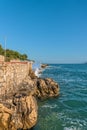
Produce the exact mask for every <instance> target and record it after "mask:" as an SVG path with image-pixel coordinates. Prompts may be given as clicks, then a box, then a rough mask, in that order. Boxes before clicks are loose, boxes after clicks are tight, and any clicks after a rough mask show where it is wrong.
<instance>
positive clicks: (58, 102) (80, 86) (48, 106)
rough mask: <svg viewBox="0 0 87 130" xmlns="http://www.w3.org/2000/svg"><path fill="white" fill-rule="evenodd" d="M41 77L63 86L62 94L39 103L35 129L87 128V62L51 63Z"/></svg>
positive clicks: (83, 129) (64, 129) (74, 129)
mask: <svg viewBox="0 0 87 130" xmlns="http://www.w3.org/2000/svg"><path fill="white" fill-rule="evenodd" d="M41 77H45V78H46V77H51V78H53V79H54V80H55V81H56V82H58V84H59V86H60V96H59V97H57V98H53V99H49V100H45V101H43V102H39V117H38V123H37V125H36V127H35V128H34V130H87V64H50V65H49V67H48V68H46V70H44V71H43V73H42V76H41Z"/></svg>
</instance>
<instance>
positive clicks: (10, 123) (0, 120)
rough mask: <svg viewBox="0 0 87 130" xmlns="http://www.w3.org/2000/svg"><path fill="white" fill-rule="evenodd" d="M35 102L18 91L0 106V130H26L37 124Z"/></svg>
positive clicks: (32, 98)
mask: <svg viewBox="0 0 87 130" xmlns="http://www.w3.org/2000/svg"><path fill="white" fill-rule="evenodd" d="M37 108H38V107H37V101H36V99H35V97H34V96H33V95H32V94H31V93H30V94H28V92H27V90H25V91H24V90H20V91H18V92H16V93H15V94H14V95H13V96H11V97H8V98H7V99H6V100H5V101H2V104H0V130H18V129H23V130H27V129H30V128H32V127H33V126H34V125H35V124H36V122H37V116H38V113H37Z"/></svg>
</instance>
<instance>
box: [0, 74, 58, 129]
mask: <svg viewBox="0 0 87 130" xmlns="http://www.w3.org/2000/svg"><path fill="white" fill-rule="evenodd" d="M31 75H32V76H31V77H30V76H27V77H26V78H25V79H24V80H22V82H21V83H20V84H19V85H18V86H14V87H13V88H12V89H11V91H10V90H9V91H8V92H7V93H6V95H5V96H3V95H1V96H0V99H2V100H1V101H0V130H18V129H23V130H27V129H30V128H32V127H33V126H34V125H35V124H36V122H37V116H38V109H37V108H38V107H37V101H36V98H38V99H44V98H49V97H55V96H58V95H59V86H58V84H57V83H56V82H55V81H53V80H52V79H50V78H46V79H41V78H37V77H36V76H35V75H34V74H33V72H32V73H31ZM14 85H15V84H14ZM9 88H10V87H9ZM2 89H3V88H2ZM35 97H36V98H35Z"/></svg>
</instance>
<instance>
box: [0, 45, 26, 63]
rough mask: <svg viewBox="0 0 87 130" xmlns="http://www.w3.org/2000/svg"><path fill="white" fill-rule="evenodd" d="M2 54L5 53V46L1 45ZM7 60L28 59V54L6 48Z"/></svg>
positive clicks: (0, 52)
mask: <svg viewBox="0 0 87 130" xmlns="http://www.w3.org/2000/svg"><path fill="white" fill-rule="evenodd" d="M0 55H3V56H4V55H5V50H4V49H3V47H2V46H1V45H0ZM5 59H6V61H10V60H14V59H19V60H22V61H24V60H28V56H27V55H26V54H21V53H19V52H18V51H14V50H10V49H6V58H5Z"/></svg>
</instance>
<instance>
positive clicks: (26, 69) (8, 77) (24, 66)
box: [0, 62, 32, 95]
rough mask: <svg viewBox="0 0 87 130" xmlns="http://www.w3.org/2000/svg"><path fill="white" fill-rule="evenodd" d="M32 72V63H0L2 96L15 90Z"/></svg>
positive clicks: (0, 92)
mask: <svg viewBox="0 0 87 130" xmlns="http://www.w3.org/2000/svg"><path fill="white" fill-rule="evenodd" d="M31 70H32V63H31V62H1V63H0V94H2V95H3V94H6V93H8V92H11V93H12V91H11V90H15V87H17V85H19V84H20V83H21V82H22V80H23V79H24V78H25V77H26V76H27V75H29V73H30V71H31ZM13 88H14V89H13Z"/></svg>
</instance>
